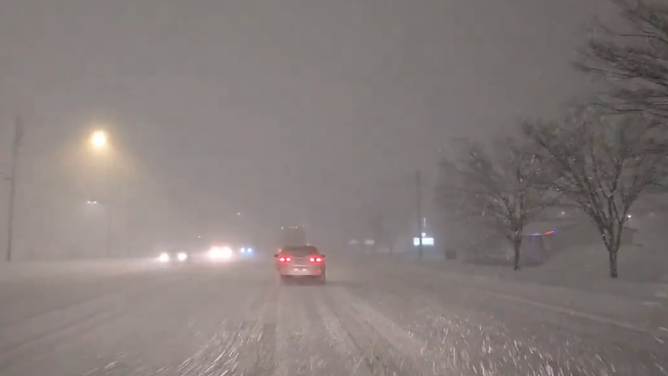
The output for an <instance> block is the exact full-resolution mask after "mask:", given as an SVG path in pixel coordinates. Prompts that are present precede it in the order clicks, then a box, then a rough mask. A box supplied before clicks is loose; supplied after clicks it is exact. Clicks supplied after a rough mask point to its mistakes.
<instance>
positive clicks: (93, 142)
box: [88, 130, 113, 257]
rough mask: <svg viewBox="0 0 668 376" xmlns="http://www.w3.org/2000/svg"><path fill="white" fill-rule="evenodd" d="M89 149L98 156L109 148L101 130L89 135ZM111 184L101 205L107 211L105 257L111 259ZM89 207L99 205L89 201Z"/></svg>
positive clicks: (109, 178)
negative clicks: (105, 199)
mask: <svg viewBox="0 0 668 376" xmlns="http://www.w3.org/2000/svg"><path fill="white" fill-rule="evenodd" d="M88 142H89V144H90V147H91V149H92V150H93V152H94V153H95V154H100V153H103V152H106V151H107V150H108V149H109V148H110V145H109V136H107V133H106V132H105V131H103V130H96V131H94V132H93V133H91V135H90V137H89V140H88ZM107 181H109V182H110V181H111V177H109V176H107ZM110 187H111V182H110V183H109V184H108V188H107V189H108V191H107V201H106V202H104V203H103V204H102V205H103V206H104V207H105V209H106V211H107V224H106V242H105V246H106V256H107V257H111V250H112V218H113V216H112V203H111V196H112V194H111V188H110ZM88 204H89V205H99V204H100V201H97V200H89V201H88Z"/></svg>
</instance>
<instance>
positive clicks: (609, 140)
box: [523, 108, 668, 278]
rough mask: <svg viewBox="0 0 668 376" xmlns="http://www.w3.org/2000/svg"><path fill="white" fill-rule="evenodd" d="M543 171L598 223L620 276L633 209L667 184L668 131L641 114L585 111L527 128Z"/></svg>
mask: <svg viewBox="0 0 668 376" xmlns="http://www.w3.org/2000/svg"><path fill="white" fill-rule="evenodd" d="M523 132H524V134H525V135H527V136H528V137H529V139H530V140H532V141H533V142H534V143H535V145H536V147H537V156H536V157H537V159H538V161H539V162H540V164H541V166H542V168H543V174H541V175H540V176H542V179H541V183H540V184H541V185H542V186H544V187H547V188H550V189H552V190H554V191H557V192H559V193H561V194H563V195H564V198H566V199H568V200H569V201H571V202H574V203H575V204H576V205H577V206H578V207H579V208H580V209H581V210H582V211H583V212H584V213H585V214H587V216H588V217H589V218H590V219H591V221H592V222H593V223H594V225H595V226H596V228H597V229H598V231H599V233H600V234H601V237H602V239H603V243H604V244H605V247H606V249H607V251H608V256H609V262H610V276H611V277H612V278H617V276H618V272H617V253H618V251H619V248H620V245H621V241H622V233H623V231H624V226H625V223H626V221H627V219H628V213H629V209H630V208H631V206H632V205H633V203H634V202H636V200H637V199H638V197H639V196H640V195H641V194H643V193H644V192H646V191H647V190H649V189H651V188H654V187H661V186H662V185H663V184H664V183H665V180H666V176H667V170H666V162H667V161H668V160H667V158H666V145H667V143H666V132H665V129H663V128H662V126H661V125H660V124H659V123H657V122H655V121H650V120H649V119H648V118H647V117H643V116H641V115H633V116H628V115H627V116H622V117H620V116H614V117H613V116H607V117H605V116H603V115H601V114H600V113H597V112H595V111H592V110H591V108H589V109H587V108H580V109H579V110H578V111H576V112H574V114H572V116H569V117H568V118H567V119H566V120H565V121H563V122H561V123H557V124H555V123H543V124H525V125H524V127H523Z"/></svg>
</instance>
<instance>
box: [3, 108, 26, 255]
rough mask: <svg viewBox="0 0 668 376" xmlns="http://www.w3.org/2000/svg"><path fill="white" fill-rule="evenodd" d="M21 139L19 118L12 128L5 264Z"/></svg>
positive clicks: (12, 223) (11, 228) (9, 253)
mask: <svg viewBox="0 0 668 376" xmlns="http://www.w3.org/2000/svg"><path fill="white" fill-rule="evenodd" d="M22 138H23V124H21V117H20V116H18V117H17V118H16V124H15V128H14V143H13V144H12V160H11V167H10V174H11V175H10V177H9V209H8V212H7V262H8V263H9V262H12V251H13V250H12V245H13V237H14V201H15V198H16V180H17V173H16V170H17V168H16V166H17V161H18V156H19V147H20V146H21V139H22Z"/></svg>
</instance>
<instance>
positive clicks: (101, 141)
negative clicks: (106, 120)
mask: <svg viewBox="0 0 668 376" xmlns="http://www.w3.org/2000/svg"><path fill="white" fill-rule="evenodd" d="M90 144H91V146H92V147H93V149H96V150H98V149H104V148H106V147H107V145H108V144H109V139H108V137H107V134H106V133H104V131H95V132H93V134H92V135H91V136H90Z"/></svg>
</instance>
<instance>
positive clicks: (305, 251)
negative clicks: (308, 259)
mask: <svg viewBox="0 0 668 376" xmlns="http://www.w3.org/2000/svg"><path fill="white" fill-rule="evenodd" d="M283 252H285V253H289V254H291V255H295V256H308V255H312V254H314V253H318V249H317V248H316V247H286V248H284V249H283Z"/></svg>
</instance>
